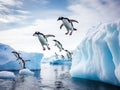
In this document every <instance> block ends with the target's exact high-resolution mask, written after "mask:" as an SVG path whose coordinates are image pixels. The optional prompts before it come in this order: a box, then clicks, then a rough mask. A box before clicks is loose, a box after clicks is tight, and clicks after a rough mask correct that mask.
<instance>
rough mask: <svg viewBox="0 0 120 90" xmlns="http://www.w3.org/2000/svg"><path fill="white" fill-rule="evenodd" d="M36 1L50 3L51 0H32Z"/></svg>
mask: <svg viewBox="0 0 120 90" xmlns="http://www.w3.org/2000/svg"><path fill="white" fill-rule="evenodd" d="M32 1H34V2H37V3H40V4H49V3H50V0H32Z"/></svg>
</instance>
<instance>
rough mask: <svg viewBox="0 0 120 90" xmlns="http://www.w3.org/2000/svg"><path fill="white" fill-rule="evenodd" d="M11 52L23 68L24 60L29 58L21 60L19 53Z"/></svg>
mask: <svg viewBox="0 0 120 90" xmlns="http://www.w3.org/2000/svg"><path fill="white" fill-rule="evenodd" d="M12 53H13V54H14V55H15V57H16V58H17V60H19V64H20V65H21V67H22V69H25V68H26V67H25V62H27V61H30V60H23V58H22V57H21V56H20V53H18V52H16V51H12Z"/></svg>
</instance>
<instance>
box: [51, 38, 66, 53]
mask: <svg viewBox="0 0 120 90" xmlns="http://www.w3.org/2000/svg"><path fill="white" fill-rule="evenodd" d="M53 41H54V42H55V46H57V47H58V48H59V50H60V52H61V51H62V50H64V48H63V46H62V44H61V43H60V42H59V41H58V40H55V39H54V40H53Z"/></svg>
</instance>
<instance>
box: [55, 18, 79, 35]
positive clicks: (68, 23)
mask: <svg viewBox="0 0 120 90" xmlns="http://www.w3.org/2000/svg"><path fill="white" fill-rule="evenodd" d="M58 20H62V22H63V23H62V24H61V26H60V29H61V28H62V27H63V26H65V27H66V29H67V33H65V34H66V35H67V34H69V32H70V31H71V32H70V34H69V35H72V33H73V31H76V30H77V29H75V28H74V26H73V22H76V23H79V22H78V21H76V20H72V19H69V18H65V17H59V18H58ZM58 20H57V21H58Z"/></svg>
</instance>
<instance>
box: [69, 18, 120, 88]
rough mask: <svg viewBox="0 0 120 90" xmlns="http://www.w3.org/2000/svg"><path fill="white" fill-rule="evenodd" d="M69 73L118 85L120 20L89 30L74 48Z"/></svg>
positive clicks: (119, 83) (119, 73) (73, 75)
mask: <svg viewBox="0 0 120 90" xmlns="http://www.w3.org/2000/svg"><path fill="white" fill-rule="evenodd" d="M70 73H71V76H72V77H77V78H86V79H91V80H97V81H102V82H106V83H110V84H114V85H118V86H120V20H119V21H117V22H114V23H110V24H102V25H100V26H99V27H97V28H93V29H91V30H89V32H88V33H87V34H86V37H85V38H84V40H83V41H82V42H81V43H80V45H79V46H78V47H77V48H76V50H74V53H73V60H72V67H71V70H70Z"/></svg>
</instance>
